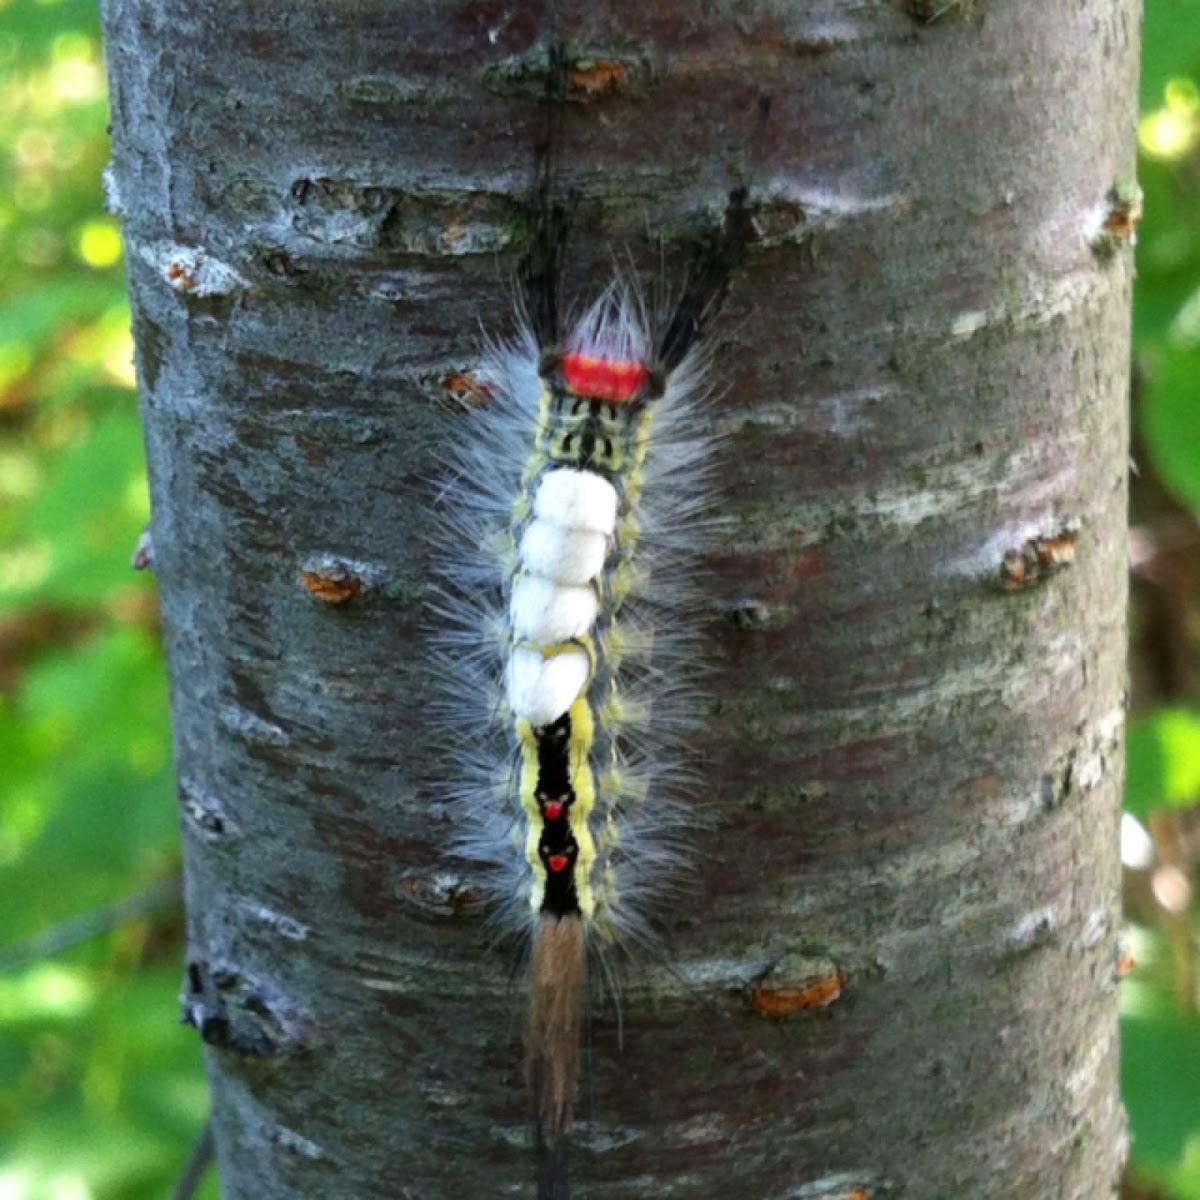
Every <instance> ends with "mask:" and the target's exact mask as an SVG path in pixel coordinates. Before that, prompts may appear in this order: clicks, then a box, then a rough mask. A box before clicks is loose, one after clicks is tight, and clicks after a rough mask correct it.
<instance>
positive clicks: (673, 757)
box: [439, 180, 753, 1143]
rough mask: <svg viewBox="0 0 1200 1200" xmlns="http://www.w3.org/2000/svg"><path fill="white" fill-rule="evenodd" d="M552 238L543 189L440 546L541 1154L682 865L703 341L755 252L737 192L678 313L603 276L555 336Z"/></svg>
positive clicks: (465, 799) (703, 442)
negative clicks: (527, 940) (600, 982)
mask: <svg viewBox="0 0 1200 1200" xmlns="http://www.w3.org/2000/svg"><path fill="white" fill-rule="evenodd" d="M565 226H566V219H565V215H564V213H563V210H562V208H561V207H555V206H554V205H552V204H551V203H550V201H549V185H548V182H547V181H545V180H544V181H543V183H542V186H541V189H540V191H539V193H538V203H537V208H536V222H535V236H534V238H533V242H532V248H531V250H530V252H529V253H528V255H527V256H526V259H525V260H524V262H523V264H522V268H521V272H520V282H521V300H522V305H521V315H520V328H519V332H518V333H517V335H516V337H515V339H514V340H513V341H511V342H508V343H503V344H492V345H491V346H490V347H489V350H488V352H487V354H486V357H485V360H484V363H483V365H482V369H481V371H480V378H481V381H482V384H483V386H484V387H485V388H486V391H487V394H488V400H487V402H486V403H484V404H482V405H481V406H479V407H478V409H477V410H476V411H473V412H472V416H471V420H470V422H469V424H468V426H467V427H465V428H464V427H461V426H460V428H459V432H458V434H457V436H456V439H455V448H454V456H453V457H454V461H453V470H452V480H451V483H450V484H448V485H447V487H446V488H445V489H444V490H443V496H444V499H445V508H446V513H445V526H446V533H447V537H446V538H445V542H446V544H445V545H444V546H442V547H440V549H439V558H440V560H441V561H442V562H443V564H444V570H443V579H444V583H443V587H442V589H441V593H440V596H441V599H440V604H439V607H440V609H441V611H442V615H443V616H444V618H445V619H446V621H447V625H448V627H447V628H446V629H445V631H444V632H443V633H442V635H441V639H440V645H441V653H442V656H443V658H444V659H445V660H446V661H447V662H448V664H449V665H450V666H451V667H452V668H453V677H454V680H455V683H454V685H453V692H452V695H450V696H449V697H448V698H447V705H446V708H447V712H446V716H447V718H448V722H447V723H448V725H449V727H450V729H451V730H452V731H457V733H458V735H459V736H460V737H461V735H463V734H464V733H465V732H466V731H469V734H467V736H469V737H470V738H471V739H472V742H471V745H470V746H469V748H467V749H461V747H462V741H460V742H459V743H458V747H459V748H460V750H461V752H460V754H459V755H458V757H459V758H460V760H462V761H461V762H460V763H459V766H458V770H459V775H460V780H459V782H458V784H457V785H456V787H455V789H454V807H453V810H452V811H453V813H454V815H455V819H456V822H457V826H458V831H457V837H456V841H455V851H456V853H457V854H458V855H460V856H462V857H465V858H467V859H469V860H471V861H472V862H473V863H475V864H478V865H481V866H482V867H483V868H484V871H485V873H486V875H487V879H488V885H489V888H490V892H491V897H492V899H493V900H494V901H495V906H496V909H497V911H498V912H499V914H500V916H501V918H502V919H503V920H504V921H505V923H506V924H508V925H509V926H510V927H512V928H514V929H517V930H523V931H527V932H528V933H529V935H530V937H531V951H530V971H529V974H530V1004H529V1019H528V1026H527V1047H526V1049H527V1073H528V1077H529V1082H530V1085H531V1088H532V1091H533V1094H534V1101H535V1106H536V1109H535V1111H536V1114H537V1121H538V1125H539V1130H540V1131H541V1132H542V1133H543V1134H545V1135H548V1137H549V1138H550V1140H551V1142H552V1143H554V1142H558V1141H560V1139H561V1138H562V1135H564V1134H565V1133H566V1132H567V1131H568V1130H569V1128H570V1125H571V1118H572V1107H573V1102H574V1096H575V1091H576V1086H577V1079H578V1075H579V1066H580V1058H581V1042H582V1021H583V1008H584V993H585V984H586V978H587V970H588V957H589V954H592V955H594V956H595V958H596V960H597V961H598V962H599V963H600V964H601V966H602V967H603V969H604V971H605V973H606V974H608V975H609V977H610V979H611V970H610V968H609V967H608V965H607V962H606V959H605V955H606V953H607V951H608V950H609V949H610V948H628V947H629V946H631V945H634V944H638V943H644V942H646V941H648V940H649V939H650V936H651V934H650V928H651V927H650V924H649V918H650V913H651V910H652V907H653V901H654V900H655V899H656V897H661V896H663V895H664V894H669V893H670V889H671V885H672V882H673V880H674V878H675V876H676V875H677V873H678V870H679V868H680V866H681V864H682V861H683V856H682V855H681V852H680V846H681V844H682V842H683V841H684V840H685V835H686V832H687V829H688V827H689V825H690V823H691V816H690V812H689V808H688V806H687V805H686V803H684V802H683V801H682V800H681V799H679V798H678V797H679V794H680V792H681V791H686V783H687V781H688V779H689V773H688V771H687V768H686V765H685V762H684V758H683V756H682V753H681V740H682V735H683V733H684V732H685V730H686V729H687V727H688V725H689V722H690V721H691V720H692V718H693V717H694V713H693V712H692V711H691V709H692V707H693V706H694V698H693V696H692V694H691V692H690V691H689V688H688V680H689V678H690V677H691V675H692V673H693V672H692V667H693V665H694V655H695V652H694V647H693V645H692V641H691V638H690V635H689V630H690V628H691V627H692V622H690V620H689V611H688V610H689V608H690V607H691V606H692V605H693V603H694V599H695V595H696V589H695V587H694V583H693V563H694V561H695V557H696V554H697V551H698V550H700V549H701V548H702V546H703V543H704V540H705V537H704V535H705V532H706V524H707V523H708V522H709V520H710V517H709V512H708V497H709V494H710V475H711V471H712V465H713V458H712V454H711V448H712V442H713V439H712V435H711V434H710V433H709V432H708V431H707V429H708V426H707V422H706V421H705V414H704V401H705V399H706V396H707V392H708V384H707V382H706V379H707V366H708V362H707V358H706V355H705V352H704V351H703V350H702V349H701V347H700V344H699V343H700V339H701V336H702V334H703V333H704V332H705V330H706V328H707V326H708V324H709V322H710V321H711V319H712V317H713V316H714V315H715V313H716V312H717V310H718V309H719V307H720V305H721V303H722V302H723V300H724V297H725V293H726V291H727V288H728V284H729V277H730V272H731V270H732V269H733V267H734V266H735V264H736V263H737V261H738V260H739V259H740V257H741V254H742V252H743V251H744V249H745V247H746V245H747V244H748V243H749V241H750V240H752V237H753V221H752V217H751V214H750V211H749V209H748V208H747V206H746V202H745V194H744V192H742V191H741V190H738V191H735V192H734V193H732V194H731V196H730V197H729V201H728V205H727V207H726V210H725V215H724V220H723V223H722V226H721V228H720V229H719V230H715V231H713V233H712V234H711V235H710V237H709V238H708V240H707V243H706V244H705V245H704V246H703V247H702V248H701V250H700V252H699V253H698V255H697V257H696V260H695V261H694V263H693V266H692V269H691V271H690V272H689V275H688V277H687V281H686V283H685V285H684V287H683V289H682V292H681V294H680V296H679V299H678V301H677V303H676V304H675V305H674V307H673V310H671V311H670V312H669V313H664V314H658V315H657V317H656V316H655V315H653V314H652V313H650V312H649V311H648V308H647V305H646V303H645V302H644V300H643V299H642V296H641V293H640V292H639V290H638V288H637V286H636V284H635V283H634V282H633V281H632V280H631V279H629V278H618V279H616V280H615V281H614V282H612V283H611V284H610V285H609V286H608V287H607V288H606V289H605V290H604V291H603V292H602V293H601V294H600V296H599V298H598V299H596V300H595V301H594V302H593V303H592V304H591V305H590V307H588V308H586V309H585V310H584V311H583V312H582V313H581V314H580V315H578V316H577V317H576V318H575V319H574V320H570V321H565V320H563V318H562V317H561V315H560V312H559V296H560V291H561V280H560V274H561V271H562V261H563V253H562V241H563V237H564V235H565ZM480 731H482V736H479V734H480ZM463 740H465V738H464V739H463Z"/></svg>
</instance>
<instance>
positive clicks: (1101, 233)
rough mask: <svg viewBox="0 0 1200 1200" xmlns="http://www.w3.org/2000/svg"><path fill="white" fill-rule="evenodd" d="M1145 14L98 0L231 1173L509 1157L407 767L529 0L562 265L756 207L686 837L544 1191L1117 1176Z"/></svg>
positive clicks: (423, 703)
mask: <svg viewBox="0 0 1200 1200" xmlns="http://www.w3.org/2000/svg"><path fill="white" fill-rule="evenodd" d="M1139 7H1140V6H1139V5H1138V3H1137V0H1071V2H1070V3H1067V2H1066V0H1059V2H1056V3H1047V2H1046V0H991V2H990V3H989V2H985V0H977V2H975V3H969V2H967V0H944V3H938V0H812V2H811V3H794V4H788V3H782V2H780V0H743V2H740V3H734V2H733V0H717V2H715V3H711V4H703V5H699V4H696V3H694V2H693V0H657V2H656V3H652V4H646V3H642V4H631V3H625V2H623V0H588V2H586V3H585V2H584V0H570V2H564V3H562V4H561V5H559V6H558V11H557V15H553V14H551V13H549V12H548V11H546V10H545V9H544V8H543V6H542V5H541V4H533V3H530V4H520V5H516V4H502V3H499V2H496V0H444V2H442V3H437V4H426V3H417V2H416V0H407V2H400V0H357V2H355V3H350V2H348V0H324V2H322V3H316V2H311V0H310V2H304V0H291V2H289V3H278V4H274V3H272V4H263V3H260V2H255V3H249V2H247V0H221V2H220V3H218V2H217V0H163V2H162V3H158V4H151V3H144V2H139V0H108V2H107V5H106V14H105V16H106V24H107V37H108V50H109V58H110V71H111V77H112V89H113V124H114V142H115V164H114V171H113V173H112V185H113V186H112V192H113V197H112V198H113V203H114V205H115V206H116V207H117V208H118V209H119V210H120V211H121V213H122V214H123V217H124V222H125V235H126V241H127V248H128V261H129V272H130V279H131V286H132V290H133V301H134V313H135V317H134V321H135V334H136V340H137V347H138V367H139V375H140V379H141V394H142V403H143V409H144V416H145V424H146V444H147V454H148V458H149V464H150V475H151V485H152V494H153V503H154V518H153V524H152V536H153V553H154V560H155V564H156V568H157V570H158V573H159V577H160V581H161V588H162V605H163V619H164V628H165V636H166V645H167V653H168V657H169V660H170V666H171V678H172V693H173V694H172V705H173V712H174V721H175V746H176V756H177V770H178V777H179V790H180V795H181V798H182V812H183V829H184V840H185V846H186V874H187V899H188V912H189V951H188V957H189V964H188V969H187V976H188V978H187V981H186V984H185V990H186V996H185V1013H186V1014H187V1016H188V1017H189V1019H191V1020H192V1021H193V1023H195V1024H196V1025H197V1026H198V1027H199V1028H200V1029H201V1031H202V1033H203V1035H204V1038H205V1041H206V1042H208V1043H209V1049H208V1052H207V1053H208V1069H209V1074H210V1078H211V1081H212V1087H213V1093H214V1111H215V1122H216V1126H215V1128H216V1141H217V1148H218V1158H219V1164H220V1170H221V1174H222V1178H223V1186H224V1194H225V1196H226V1198H227V1200H232V1198H235V1197H236V1198H240V1200H283V1198H290V1197H318V1196H321V1197H325V1196H334V1195H336V1196H338V1197H345V1198H347V1200H366V1198H369V1197H379V1198H381V1200H383V1198H386V1200H393V1198H394V1197H397V1196H403V1197H423V1198H428V1200H438V1198H445V1200H448V1198H450V1197H484V1196H495V1195H522V1194H525V1193H526V1192H527V1191H528V1189H529V1187H530V1184H529V1179H530V1177H531V1173H532V1168H531V1166H530V1157H529V1156H530V1151H529V1137H528V1132H527V1125H526V1116H527V1102H526V1098H525V1095H524V1088H523V1083H522V1080H521V1074H520V1067H519V1048H518V1045H517V1043H518V1041H519V1029H520V1011H521V1005H522V994H521V987H520V984H519V982H514V979H513V973H512V969H511V963H510V961H509V960H508V959H507V958H506V957H505V954H504V953H503V952H501V951H498V950H496V949H495V948H494V947H492V946H491V945H490V944H489V940H488V932H487V929H486V925H485V921H484V919H483V915H482V914H481V913H479V912H478V911H477V906H475V905H473V904H471V903H470V879H469V878H466V879H464V878H460V877H459V876H457V875H456V874H455V873H454V870H453V868H452V867H450V866H448V865H447V864H446V862H445V861H444V860H443V858H442V855H441V848H442V846H443V845H444V844H445V842H446V841H447V838H448V832H449V831H448V825H447V818H446V815H445V813H444V811H442V810H441V808H440V807H439V806H438V805H437V804H435V803H433V802H432V801H431V798H430V789H429V788H428V786H426V783H425V780H426V779H427V778H428V776H429V774H430V772H431V769H432V770H436V764H432V765H431V762H430V757H431V751H430V745H431V741H430V739H429V737H428V731H427V720H426V713H427V709H428V690H429V682H428V680H429V667H428V661H427V659H426V657H425V652H424V647H425V642H426V639H425V634H424V632H423V627H424V621H425V617H424V604H425V595H426V593H425V588H426V572H427V567H428V557H429V556H428V553H427V550H426V548H425V543H424V541H423V534H424V531H425V529H426V527H427V525H428V520H429V514H430V510H431V507H432V503H433V488H432V487H431V485H430V483H429V482H428V481H429V479H430V478H431V477H433V476H435V475H436V462H437V455H438V443H439V439H442V438H444V437H446V436H447V434H446V428H445V421H444V419H443V418H442V417H441V416H440V413H441V411H442V410H443V409H444V407H445V405H444V400H445V393H446V392H447V391H449V392H459V393H461V392H463V391H464V390H467V391H469V389H470V388H471V386H472V380H471V377H470V370H471V367H472V365H473V364H474V363H476V362H477V360H478V352H479V344H480V333H479V329H480V322H482V324H483V326H484V327H485V328H486V329H487V330H489V331H491V332H493V333H504V332H505V331H506V330H507V329H509V328H510V326H511V318H510V316H509V314H510V312H511V308H512V288H511V284H510V280H511V276H512V271H513V269H514V267H515V263H516V260H517V257H518V256H519V254H520V251H521V248H522V240H521V239H522V236H523V235H522V213H523V209H522V204H523V200H524V196H525V193H526V191H527V189H528V186H529V183H530V180H531V177H532V173H533V147H534V144H535V143H536V142H537V140H538V138H539V136H540V135H541V131H542V129H543V120H544V118H543V113H542V111H541V108H540V103H539V98H540V96H541V95H542V91H543V87H544V74H545V46H546V43H547V39H549V38H550V37H551V36H552V34H553V32H554V30H555V29H557V30H558V31H559V32H560V33H561V35H562V36H563V37H564V38H565V39H566V41H567V44H568V48H569V52H570V58H571V63H572V71H571V76H570V96H569V102H568V103H567V105H566V106H565V112H564V114H563V116H562V120H561V122H560V128H559V129H558V131H557V132H558V138H559V145H560V153H559V166H560V169H561V173H562V174H563V176H564V177H565V182H566V184H567V185H568V186H571V187H574V188H576V189H578V191H579V194H580V199H579V203H578V206H577V213H578V217H577V226H578V229H577V234H576V237H575V241H574V258H573V261H572V263H571V267H570V271H569V275H568V288H569V290H570V291H572V292H573V293H574V294H577V295H580V296H586V295H588V294H594V291H595V288H596V287H597V286H599V285H601V284H602V283H603V282H604V281H605V280H606V278H607V277H608V276H609V274H610V273H611V269H612V268H611V263H612V257H613V255H614V253H615V254H617V255H618V256H623V255H624V254H625V252H626V250H627V249H630V250H631V253H632V254H633V256H634V257H635V258H637V259H639V261H640V262H641V263H642V264H643V265H645V266H647V270H648V272H649V273H651V274H652V273H653V272H654V271H655V270H657V269H658V266H657V264H658V251H657V249H655V248H653V246H650V245H648V244H647V231H649V232H650V234H651V239H650V240H651V241H653V242H654V245H657V244H658V241H659V240H661V241H662V242H663V243H664V244H665V246H666V248H667V263H668V266H667V272H666V274H667V278H668V281H669V280H670V279H671V278H676V277H677V276H678V272H679V269H680V267H679V262H680V261H681V260H680V254H681V249H680V248H681V247H682V246H684V245H685V243H686V242H687V240H688V238H689V237H690V236H691V235H692V234H693V233H694V231H695V230H696V229H697V228H698V227H699V226H701V225H703V224H704V223H705V222H706V221H708V220H711V215H712V214H714V213H719V212H720V209H721V206H722V204H723V200H724V196H725V194H726V193H727V191H728V190H729V188H730V186H731V185H733V184H736V183H738V182H744V183H746V184H747V185H748V186H749V188H750V194H751V199H752V200H753V201H754V202H755V203H757V204H758V205H759V206H760V207H759V227H760V232H761V239H760V241H759V243H758V245H757V246H756V247H755V248H754V250H753V252H752V254H751V257H750V260H749V262H748V263H747V264H746V266H745V268H744V269H743V270H742V271H741V272H740V274H739V276H738V277H737V278H736V279H735V283H734V289H733V294H732V298H731V301H730V304H729V307H728V309H727V312H726V314H725V316H724V317H723V318H722V321H721V327H720V331H719V336H720V339H721V342H720V345H719V347H718V349H717V353H716V356H715V360H714V367H713V370H714V372H715V375H716V377H717V379H718V380H719V382H720V384H721V385H722V388H723V390H722V391H721V394H720V395H719V397H718V398H717V399H716V400H715V401H714V405H713V421H714V424H715V426H716V427H717V428H719V429H720V430H721V431H723V432H725V433H727V434H728V438H727V439H726V442H725V444H724V447H723V449H722V450H721V452H720V453H721V462H722V472H723V477H724V485H725V491H724V494H725V495H726V496H727V499H726V500H725V501H724V502H723V504H724V509H725V514H726V515H727V516H728V518H729V522H728V525H727V527H726V532H724V533H723V534H721V535H720V536H719V538H718V539H717V541H716V542H715V544H714V545H713V546H712V552H711V566H712V573H711V577H710V594H709V606H710V609H711V614H712V621H711V627H710V628H709V629H707V630H706V631H705V638H706V641H705V654H706V657H708V658H709V659H711V662H712V665H713V668H714V679H713V681H712V688H713V694H714V695H716V696H717V697H719V703H718V704H717V705H716V706H715V709H714V711H713V712H712V713H711V715H710V718H709V719H708V720H707V722H706V724H705V728H704V731H703V733H702V735H701V736H700V739H699V742H700V745H699V748H698V753H697V757H698V761H700V762H702V763H703V765H704V773H705V777H706V779H707V781H708V783H709V785H710V791H711V794H710V795H709V796H707V797H705V800H706V807H707V810H708V811H709V813H710V814H711V816H712V818H713V820H714V823H715V829H714V830H712V831H710V832H707V833H704V834H701V835H700V841H701V855H700V859H699V861H700V864H701V865H700V875H701V880H702V888H701V890H700V891H699V893H698V894H697V895H696V896H695V897H693V898H692V899H691V900H690V901H689V902H688V904H687V906H686V910H685V911H680V912H676V913H674V914H667V915H668V916H671V917H674V918H676V919H675V921H674V932H673V935H672V937H671V941H670V944H671V960H670V962H669V964H666V965H664V964H655V963H649V964H644V965H643V967H642V968H641V969H639V970H638V971H636V972H634V973H633V975H632V976H631V978H630V980H629V981H628V983H627V986H626V990H625V996H624V1014H623V1016H624V1037H623V1046H622V1045H619V1044H618V1036H617V1031H616V1021H615V1019H614V1017H613V1015H612V1013H611V1012H609V1011H607V1010H606V1009H604V1008H603V1007H602V1008H601V1009H600V1011H598V1012H597V1013H596V1014H595V1015H594V1018H593V1025H592V1035H591V1054H590V1080H589V1082H588V1084H587V1088H586V1096H585V1097H584V1099H583V1100H582V1102H581V1106H580V1115H581V1118H582V1119H581V1121H580V1122H579V1124H578V1126H577V1130H576V1138H575V1149H574V1152H573V1175H574V1180H575V1182H576V1183H577V1184H578V1186H579V1191H580V1193H581V1194H582V1195H586V1196H589V1197H593V1198H597V1200H598V1198H600V1197H617V1196H638V1197H642V1196H650V1195H654V1196H673V1197H696V1198H700V1197H704V1198H711V1197H715V1196H730V1197H764V1198H776V1200H783V1198H785V1197H793V1198H798V1197H805V1198H809V1197H824V1198H827V1200H828V1198H833V1197H840V1198H842V1200H847V1198H849V1197H857V1198H858V1200H862V1198H864V1197H870V1198H871V1200H882V1198H884V1197H894V1196H900V1195H903V1196H905V1197H910V1198H912V1200H950V1198H951V1197H953V1198H955V1200H962V1198H964V1197H970V1198H971V1200H990V1198H999V1197H1005V1198H1012V1200H1030V1198H1035V1200H1042V1198H1047V1197H1063V1198H1076V1200H1096V1198H1097V1197H1103V1196H1109V1195H1111V1194H1112V1192H1113V1189H1114V1181H1115V1179H1116V1177H1117V1174H1118V1171H1119V1162H1120V1158H1121V1154H1122V1143H1123V1137H1124V1135H1123V1117H1122V1112H1121V1108H1120V1105H1119V1102H1118V1098H1117V1021H1116V994H1117V973H1118V972H1117V961H1118V954H1117V948H1116V947H1117V936H1118V923H1119V912H1118V905H1117V883H1118V865H1117V858H1116V846H1117V818H1118V809H1119V796H1120V791H1121V774H1122V772H1121V731H1122V724H1123V709H1124V697H1123V694H1124V687H1125V675H1124V665H1123V651H1124V617H1125V533H1124V519H1125V501H1126V492H1125V473H1126V456H1127V450H1126V440H1127V424H1126V388H1127V375H1128V368H1129V339H1128V332H1129V293H1130V280H1131V274H1132V271H1131V259H1130V255H1129V251H1128V243H1129V241H1130V235H1131V230H1132V225H1133V222H1134V220H1135V217H1136V212H1135V207H1136V202H1135V200H1134V199H1133V195H1132V192H1133V191H1134V190H1135V189H1134V188H1133V184H1132V177H1131V173H1132V169H1133V162H1134V158H1133V154H1134V149H1133V131H1134V115H1135V84H1136V61H1137V49H1138V27H1139ZM764 94H765V95H769V96H770V98H771V105H770V113H769V116H768V117H766V119H765V120H764V119H763V118H762V112H761V108H762V106H760V104H759V97H760V95H764ZM461 419H462V420H466V421H469V417H465V418H461ZM463 428H464V427H463V426H458V427H457V430H458V431H461V429H463ZM458 431H456V430H453V429H452V430H451V433H450V435H449V436H462V434H461V432H458Z"/></svg>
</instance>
